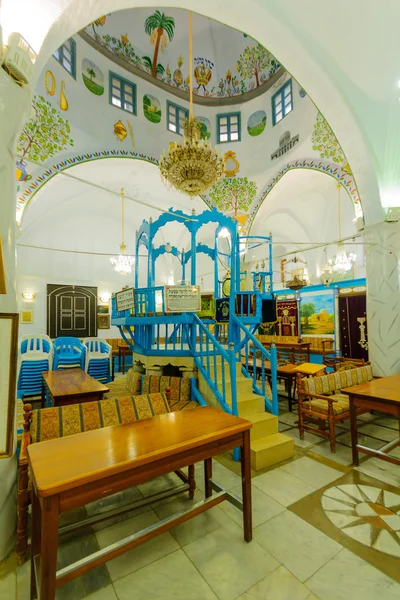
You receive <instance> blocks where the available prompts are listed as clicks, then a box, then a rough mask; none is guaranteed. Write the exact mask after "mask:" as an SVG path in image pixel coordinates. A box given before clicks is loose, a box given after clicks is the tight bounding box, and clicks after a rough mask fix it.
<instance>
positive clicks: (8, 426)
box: [0, 313, 18, 458]
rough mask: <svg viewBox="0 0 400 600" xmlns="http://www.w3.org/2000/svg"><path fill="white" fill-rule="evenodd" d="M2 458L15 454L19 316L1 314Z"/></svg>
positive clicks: (0, 391) (0, 441) (0, 436)
mask: <svg viewBox="0 0 400 600" xmlns="http://www.w3.org/2000/svg"><path fill="white" fill-rule="evenodd" d="M0 340H1V344H0V458H8V457H10V456H12V452H13V437H14V411H15V392H16V376H17V349H18V344H17V340H18V314H15V313H0Z"/></svg>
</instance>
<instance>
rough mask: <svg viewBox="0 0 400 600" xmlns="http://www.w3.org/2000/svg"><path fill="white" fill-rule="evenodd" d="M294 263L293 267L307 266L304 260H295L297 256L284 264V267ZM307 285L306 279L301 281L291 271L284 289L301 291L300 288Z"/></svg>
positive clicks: (295, 273)
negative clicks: (299, 264) (298, 264)
mask: <svg viewBox="0 0 400 600" xmlns="http://www.w3.org/2000/svg"><path fill="white" fill-rule="evenodd" d="M290 262H291V263H294V264H295V265H297V263H303V264H304V265H307V263H306V261H305V260H302V259H301V258H297V256H295V257H294V258H293V259H292V260H291V261H289V262H287V263H286V267H287V266H288V264H289V263H290ZM306 285H308V281H307V279H305V278H304V277H303V278H302V279H301V278H300V277H299V276H298V274H297V272H293V271H292V279H290V280H289V281H287V282H286V283H285V287H287V288H289V289H290V290H301V288H303V287H304V286H306Z"/></svg>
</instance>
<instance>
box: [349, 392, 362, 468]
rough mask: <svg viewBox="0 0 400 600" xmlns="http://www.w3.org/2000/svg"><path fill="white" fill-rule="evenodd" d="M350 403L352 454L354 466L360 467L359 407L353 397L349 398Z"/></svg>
mask: <svg viewBox="0 0 400 600" xmlns="http://www.w3.org/2000/svg"><path fill="white" fill-rule="evenodd" d="M349 401H350V430H351V452H352V457H353V465H355V466H356V467H358V465H359V464H360V463H359V461H358V450H357V443H358V434H357V407H356V405H355V403H354V399H353V397H352V396H349Z"/></svg>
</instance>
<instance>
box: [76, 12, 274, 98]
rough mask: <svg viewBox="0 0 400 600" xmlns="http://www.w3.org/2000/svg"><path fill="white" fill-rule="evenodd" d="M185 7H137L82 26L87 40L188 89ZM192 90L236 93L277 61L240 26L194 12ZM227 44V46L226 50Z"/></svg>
mask: <svg viewBox="0 0 400 600" xmlns="http://www.w3.org/2000/svg"><path fill="white" fill-rule="evenodd" d="M188 28H189V23H188V13H187V11H184V10H181V9H173V8H169V9H167V11H166V12H164V10H159V9H157V10H155V11H154V12H151V11H149V9H144V8H138V9H134V10H125V11H119V12H116V13H112V14H110V15H107V16H103V17H101V18H100V19H97V20H96V21H95V22H94V23H91V24H90V25H89V26H88V27H86V29H85V30H84V32H85V34H87V35H88V36H90V37H91V38H92V43H94V44H95V45H96V44H97V45H98V46H101V47H102V49H103V50H108V51H109V54H108V53H107V56H108V57H109V58H111V59H113V58H114V57H115V56H118V57H119V58H120V59H122V60H123V61H126V62H127V63H129V64H130V65H132V66H133V67H136V68H138V69H140V70H142V71H145V72H146V73H147V74H149V75H151V76H152V77H154V78H155V79H157V80H159V81H162V82H163V83H165V84H167V85H169V86H171V87H174V88H178V89H180V90H182V91H184V92H189V68H190V66H189V39H188V38H189V35H188ZM193 47H194V60H193V62H194V65H193V67H194V72H193V76H194V86H193V93H194V94H196V95H198V96H203V97H210V98H224V97H232V96H240V95H241V94H245V93H246V92H249V91H251V90H253V89H256V88H258V87H260V86H261V85H263V84H265V83H266V82H267V81H268V80H269V79H270V77H271V76H272V75H273V74H274V73H275V72H276V71H277V70H278V69H279V67H280V66H281V65H280V64H279V62H278V61H277V60H276V58H275V57H274V56H273V55H272V54H271V53H270V52H268V50H267V49H266V48H264V47H263V46H261V45H260V44H258V43H257V42H256V41H255V40H253V39H252V38H250V37H248V36H246V37H245V36H243V34H242V33H241V32H239V31H236V30H233V29H231V28H229V27H227V26H226V25H223V24H222V23H217V22H216V21H212V20H211V19H208V18H206V17H202V16H200V15H196V14H195V15H193ZM226 48H229V52H227V51H226Z"/></svg>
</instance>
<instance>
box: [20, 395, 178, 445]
mask: <svg viewBox="0 0 400 600" xmlns="http://www.w3.org/2000/svg"><path fill="white" fill-rule="evenodd" d="M169 412H171V410H170V408H169V406H168V401H167V398H166V396H165V394H163V393H157V394H143V395H141V396H123V397H121V398H113V399H112V398H110V399H107V400H98V401H97V402H83V403H81V404H70V405H69V406H58V407H52V408H42V409H39V410H34V411H33V412H32V420H31V438H32V443H35V442H44V441H46V440H52V439H55V438H59V437H65V436H67V435H75V434H77V433H82V432H84V431H91V430H92V429H100V428H102V427H109V426H111V425H120V424H121V423H133V422H134V421H138V420H140V419H146V418H148V417H154V416H155V415H161V414H165V413H169Z"/></svg>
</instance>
